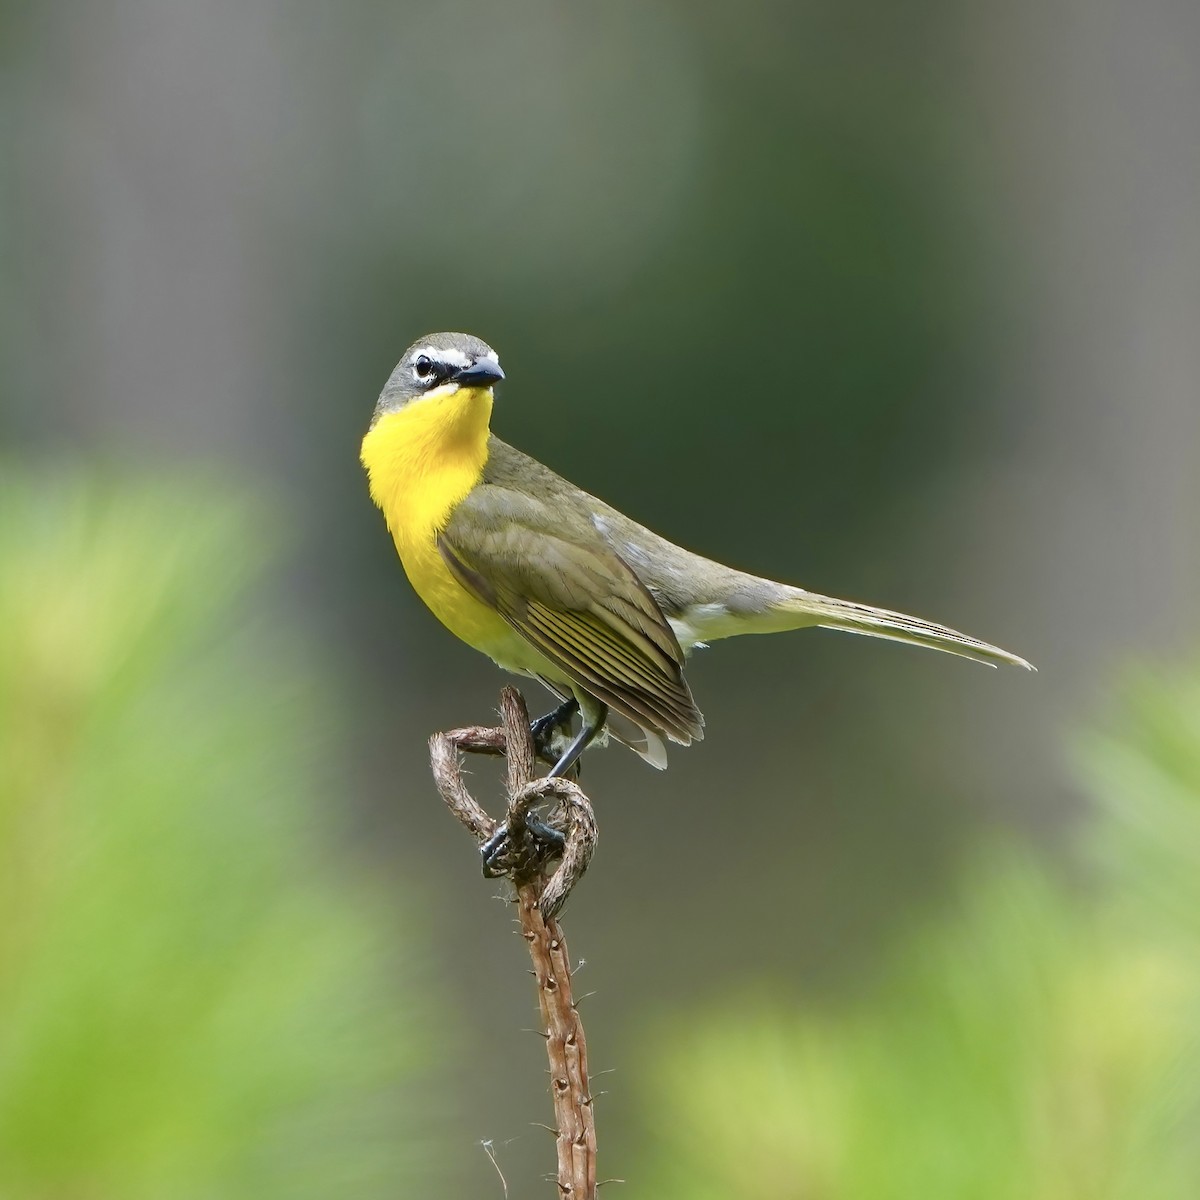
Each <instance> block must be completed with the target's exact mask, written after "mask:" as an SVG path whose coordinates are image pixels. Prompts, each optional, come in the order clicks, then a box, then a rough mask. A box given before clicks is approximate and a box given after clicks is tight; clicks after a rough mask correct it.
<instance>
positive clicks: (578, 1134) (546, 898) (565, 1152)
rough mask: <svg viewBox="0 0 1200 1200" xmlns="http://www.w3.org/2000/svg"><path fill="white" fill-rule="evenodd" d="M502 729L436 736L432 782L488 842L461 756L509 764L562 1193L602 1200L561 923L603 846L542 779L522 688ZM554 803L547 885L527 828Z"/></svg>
mask: <svg viewBox="0 0 1200 1200" xmlns="http://www.w3.org/2000/svg"><path fill="white" fill-rule="evenodd" d="M500 711H501V718H502V720H503V725H502V726H501V727H500V728H495V729H492V728H485V727H482V726H475V727H472V728H467V729H455V730H451V731H450V732H449V733H438V734H435V735H434V736H433V737H432V738H431V739H430V741H429V756H430V763H431V765H432V768H433V777H434V781H435V782H436V784H437V787H438V791H439V792H441V795H442V799H443V800H444V801H445V802H446V805H447V807H448V808H449V809H450V811H451V812H452V813H453V814H454V815H455V816H456V817H457V818H458V820H459V821H460V822H461V823H462V824H463V826H464V827H465V828H466V829H468V830H469V831H470V832H471V834H472V835H473V836H474V837H475V839H476V841H479V842H483V841H485V840H486V839H487V838H490V837H492V835H493V834H495V833H496V831H497V829H498V828H499V826H498V824H497V822H496V821H494V820H493V819H492V818H491V817H490V816H488V814H487V813H486V812H485V811H484V810H483V808H482V807H480V805H479V804H478V802H477V801H476V800H475V798H474V797H473V796H472V795H471V794H470V792H469V791H468V790H467V787H466V784H465V783H464V782H463V777H462V762H461V760H460V757H459V756H460V753H461V752H467V753H476V754H503V755H505V757H506V759H507V773H506V791H507V793H508V813H507V820H506V822H505V824H506V827H507V830H508V837H509V840H510V841H511V842H512V843H513V844H514V845H513V850H512V853H511V855H510V857H511V861H512V862H513V864H514V866H513V867H512V869H511V871H510V872H509V874H510V877H511V878H512V881H513V885H514V887H515V889H516V894H517V895H516V901H517V906H518V912H519V915H520V922H521V936H522V937H523V938H524V939H525V942H526V943H527V944H528V946H529V956H530V958H531V959H532V961H533V974H534V978H535V980H536V982H537V995H538V1007H539V1008H540V1010H541V1014H542V1027H543V1030H544V1032H545V1038H546V1054H547V1056H548V1058H549V1060H550V1091H551V1096H552V1098H553V1101H554V1116H555V1128H556V1132H557V1138H556V1146H557V1150H558V1174H557V1182H558V1193H559V1196H560V1197H561V1198H563V1200H595V1197H596V1123H595V1117H594V1113H593V1111H592V1095H591V1090H590V1087H589V1084H588V1071H587V1043H586V1041H585V1039H584V1034H583V1022H582V1021H581V1020H580V1017H579V1010H578V1009H577V1008H576V1007H575V1002H574V1000H573V999H572V996H571V960H570V957H569V955H568V953H567V943H566V938H565V937H564V936H563V932H562V929H561V928H560V927H559V924H558V921H557V919H556V915H555V914H557V913H558V912H559V911H560V910H561V908H562V906H563V903H564V902H565V901H566V898H567V895H568V894H569V892H570V890H571V888H572V887H573V886H574V884H575V883H576V882H577V881H578V879H579V877H580V876H581V875H582V874H583V872H584V871H585V870H586V869H587V865H588V861H589V860H590V858H591V855H592V850H593V848H594V847H595V843H596V822H595V818H594V816H593V813H592V806H591V803H590V802H589V801H588V798H587V797H586V796H585V795H584V794H583V792H582V791H581V790H580V789H579V787H578V786H577V785H576V784H574V783H572V782H571V781H569V780H565V779H537V778H535V775H534V770H535V765H536V761H537V760H536V755H535V751H534V745H533V738H532V736H531V734H530V731H529V713H528V710H527V709H526V707H525V701H524V700H523V699H522V697H521V694H520V692H518V691H517V690H516V688H511V687H509V688H505V689H504V691H503V692H502V693H501V695H500ZM551 799H552V800H555V801H556V802H557V803H556V807H555V809H554V811H553V814H552V816H551V824H553V825H554V826H555V828H557V829H559V830H560V831H561V832H562V833H563V834H564V836H565V839H566V846H565V849H564V850H563V851H562V861H561V863H560V864H559V866H558V868H557V870H556V871H555V872H554V874H553V875H551V876H550V877H549V879H547V877H546V873H545V868H546V862H545V861H544V858H543V856H542V853H541V852H540V850H539V847H538V843H537V842H536V839H535V838H534V837H533V835H532V834H531V833H530V832H529V830H528V828H527V826H526V819H527V817H528V816H529V813H530V811H531V810H532V809H533V808H534V806H536V805H537V804H539V803H541V802H542V801H546V800H551Z"/></svg>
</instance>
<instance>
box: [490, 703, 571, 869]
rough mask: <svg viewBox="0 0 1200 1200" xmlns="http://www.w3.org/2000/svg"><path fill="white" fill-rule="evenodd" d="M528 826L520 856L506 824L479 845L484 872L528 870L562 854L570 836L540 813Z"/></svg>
mask: <svg viewBox="0 0 1200 1200" xmlns="http://www.w3.org/2000/svg"><path fill="white" fill-rule="evenodd" d="M551 715H553V714H551ZM525 828H526V829H527V830H528V831H529V834H530V837H529V838H528V839H524V838H523V839H522V842H523V846H522V848H521V855H520V857H518V856H517V854H516V852H515V850H516V848H515V847H514V846H513V844H512V841H511V840H510V838H509V836H508V826H507V825H506V824H501V825H498V826H497V827H496V832H495V833H493V834H492V836H491V837H490V838H488V840H487V841H486V842H484V843H483V845H482V846H480V847H479V854H480V857H481V858H482V859H483V873H484V876H485V877H486V878H488V879H494V878H495V877H496V876H497V875H511V874H514V873H516V874H528V873H529V872H531V871H533V870H534V869H536V868H537V867H538V866H539V865H540V864H541V863H544V862H547V861H548V860H549V859H552V858H557V857H559V856H560V855H561V854H562V852H563V850H564V848H565V847H566V844H567V839H566V838H565V837H563V835H562V834H561V833H559V832H558V830H557V829H554V828H552V827H551V826H549V825H547V824H546V822H545V821H542V820H539V819H538V818H537V817H527V818H526V820H525Z"/></svg>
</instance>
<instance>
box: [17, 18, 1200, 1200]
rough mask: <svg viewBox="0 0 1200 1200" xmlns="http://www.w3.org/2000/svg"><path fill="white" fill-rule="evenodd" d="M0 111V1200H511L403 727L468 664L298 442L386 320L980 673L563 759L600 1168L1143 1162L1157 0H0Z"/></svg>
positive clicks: (1198, 113)
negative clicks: (890, 613) (949, 645)
mask: <svg viewBox="0 0 1200 1200" xmlns="http://www.w3.org/2000/svg"><path fill="white" fill-rule="evenodd" d="M0 139H2V144H3V162H4V170H3V173H2V175H0V263H2V264H3V270H2V271H0V339H2V342H0V432H2V435H3V442H4V447H3V455H4V456H3V459H2V460H0V616H2V618H3V619H2V621H0V648H2V653H0V897H3V901H4V903H3V913H4V916H3V918H2V919H0V1195H3V1196H4V1197H5V1198H6V1200H8V1198H10V1197H11V1198H13V1200H25V1198H26V1197H30V1198H32V1197H37V1198H41V1197H55V1198H56V1200H61V1198H62V1197H87V1198H88V1200H104V1198H107V1197H114V1198H116V1197H121V1198H122V1200H126V1198H131V1197H133V1198H136V1197H150V1196H154V1197H161V1196H165V1195H169V1196H172V1197H189V1196H196V1197H201V1196H205V1197H207V1196H214V1195H220V1196H240V1195H243V1194H244V1195H247V1196H249V1195H254V1196H256V1197H262V1196H276V1195H278V1196H289V1197H290V1196H298V1195H312V1196H314V1197H317V1196H321V1197H325V1196H346V1195H353V1196H364V1197H366V1196H381V1197H382V1196H397V1195H412V1196H436V1197H439V1198H445V1200H457V1198H459V1197H463V1198H465V1197H472V1198H474V1197H480V1196H497V1197H499V1196H501V1195H503V1194H504V1191H503V1187H502V1184H501V1180H500V1178H499V1176H498V1174H497V1172H496V1169H495V1167H494V1166H493V1164H492V1163H491V1162H490V1161H489V1157H488V1153H487V1152H486V1151H485V1147H484V1145H483V1144H484V1143H489V1144H490V1145H489V1148H490V1150H491V1152H492V1154H493V1155H494V1157H495V1159H496V1162H497V1163H498V1165H499V1167H500V1169H501V1170H502V1171H503V1174H504V1176H505V1178H506V1180H507V1184H508V1188H509V1189H510V1194H511V1195H513V1196H514V1197H515V1196H520V1195H528V1194H538V1190H539V1189H545V1191H546V1194H549V1193H550V1191H551V1188H550V1187H549V1185H545V1184H542V1183H541V1182H539V1180H540V1178H541V1176H542V1174H543V1173H544V1172H545V1171H546V1170H548V1169H549V1168H550V1167H551V1165H552V1162H553V1158H552V1145H551V1141H550V1139H549V1138H548V1137H547V1136H546V1135H545V1134H544V1133H543V1132H541V1131H540V1130H538V1129H536V1128H534V1127H533V1125H532V1123H533V1122H537V1121H545V1120H548V1119H549V1113H550V1107H549V1101H548V1098H547V1096H546V1095H545V1080H544V1072H543V1068H544V1062H543V1060H542V1058H541V1051H540V1049H539V1046H538V1043H537V1041H536V1040H535V1039H534V1038H531V1037H530V1036H529V1035H528V1034H527V1033H524V1032H522V1031H523V1030H525V1029H528V1028H530V1027H531V1026H532V1025H533V1024H534V1021H535V1009H534V1005H533V996H532V993H531V990H530V987H529V981H528V978H527V976H526V974H525V963H524V961H523V949H522V947H521V944H520V943H519V941H518V940H517V939H515V938H510V937H508V936H506V935H507V932H508V931H509V930H510V929H511V928H512V924H511V915H512V914H511V911H510V910H509V909H508V908H507V907H506V906H505V905H504V904H503V903H500V902H497V900H496V897H498V896H499V895H500V894H501V891H502V889H498V888H497V886H496V884H495V883H494V882H489V881H485V880H483V879H482V878H480V876H479V871H478V863H477V859H476V855H475V852H474V850H473V848H472V847H471V845H470V844H469V841H468V840H467V839H466V838H465V837H464V835H463V833H462V831H461V830H460V829H459V828H458V827H457V825H456V824H455V823H454V822H453V821H452V820H451V819H450V818H449V817H448V816H447V814H446V812H445V811H444V809H443V808H442V805H441V803H440V801H439V800H438V798H437V796H436V793H435V792H434V789H433V786H432V783H431V781H430V778H429V775H428V769H427V761H426V738H427V736H428V735H429V734H430V733H431V732H433V731H434V730H437V729H440V728H445V727H449V726H453V725H459V724H466V723H471V722H486V721H489V720H490V719H491V717H492V715H493V714H494V710H495V704H496V698H497V692H498V688H499V686H500V684H501V683H502V682H503V679H502V677H501V675H500V674H499V672H498V671H497V670H496V669H495V668H494V667H493V666H492V665H491V664H490V663H488V662H487V661H486V660H484V659H483V658H481V657H479V656H478V655H476V654H475V653H474V652H472V651H470V650H468V649H467V648H466V647H465V646H462V645H460V644H459V643H457V642H456V641H455V640H454V639H453V638H452V637H451V636H450V635H449V634H446V633H444V632H443V631H442V630H441V629H440V627H439V626H437V624H436V622H435V620H434V618H432V617H431V616H430V615H429V614H428V613H427V612H426V611H425V610H424V608H423V607H422V606H421V605H420V603H419V602H418V601H417V600H416V598H415V597H414V596H413V595H412V593H411V592H410V590H409V588H408V585H407V583H406V581H405V579H404V577H403V573H402V571H401V569H400V566H399V563H398V561H397V560H396V557H395V554H394V551H393V549H392V547H391V545H390V541H389V539H388V537H387V535H386V532H385V530H384V528H383V524H382V521H381V519H380V517H379V514H378V513H377V512H375V511H374V509H373V508H372V507H371V505H370V502H369V500H368V498H367V495H366V489H365V484H364V480H363V478H362V475H361V470H360V468H359V466H358V462H357V451H358V441H359V439H360V437H361V435H362V432H363V431H364V430H365V427H366V423H367V421H368V419H369V416H370V412H371V408H372V406H373V404H374V401H375V397H376V395H377V394H378V391H379V389H380V387H381V386H382V384H383V382H384V380H385V379H386V378H387V376H388V374H389V372H390V371H391V369H392V367H393V365H394V363H395V361H396V360H397V359H398V358H399V356H400V354H401V352H402V351H403V350H404V348H405V347H406V346H407V345H408V344H409V343H410V342H411V341H413V340H414V339H415V338H416V337H418V336H420V335H421V334H423V333H426V332H429V331H432V330H436V329H443V328H451V329H463V330H468V331H471V332H473V333H476V334H478V335H479V336H481V337H483V338H485V339H486V340H488V341H489V342H490V343H492V344H493V345H494V346H495V347H497V349H498V350H499V353H500V356H501V361H502V362H503V364H504V367H505V370H506V371H507V375H508V379H507V381H506V382H505V384H503V385H502V387H501V389H500V391H499V394H498V399H497V406H496V413H495V420H494V428H495V429H496V431H497V432H498V433H499V434H500V436H502V437H504V438H505V439H506V440H509V441H511V442H513V443H515V444H516V445H518V446H520V447H521V448H523V449H524V450H526V451H528V452H530V453H532V454H534V455H535V456H537V457H538V458H540V459H542V460H543V461H545V462H546V463H548V464H549V465H551V466H552V467H554V468H555V469H557V470H558V471H560V472H562V473H563V474H565V475H567V476H568V477H569V478H571V479H572V480H574V481H576V482H577V483H579V484H580V485H582V486H584V487H586V488H587V489H589V490H590V491H593V492H595V493H596V494H598V495H600V496H601V497H603V498H604V499H606V500H608V501H609V502H611V503H613V504H615V505H617V506H618V507H620V508H622V509H623V510H625V511H627V512H629V513H630V514H631V515H634V516H636V517H637V518H639V519H640V520H642V521H644V522H645V523H647V524H649V525H650V526H651V527H653V528H655V529H658V530H659V531H661V532H662V533H664V534H666V535H667V536H669V537H671V538H672V539H673V540H676V541H679V542H681V543H682V544H684V545H686V546H688V547H690V548H692V549H695V550H698V551H701V552H704V553H706V554H709V555H711V556H712V557H715V558H719V559H722V560H724V561H727V562H730V563H732V564H734V565H737V566H739V567H743V568H747V569H750V570H753V571H756V572H758V573H762V574H771V575H774V576H776V577H778V578H782V579H786V580H788V581H792V582H796V583H801V584H804V585H806V586H809V587H812V588H814V589H816V590H820V591H824V592H829V593H833V594H836V595H841V596H846V597H850V598H855V599H863V600H868V601H873V602H876V603H880V604H884V605H887V606H889V607H894V608H899V609H903V610H907V611H911V612H915V613H919V614H921V615H924V616H928V617H931V618H934V619H938V620H942V621H946V622H948V623H950V624H952V625H955V626H957V627H958V628H961V629H964V630H966V631H968V632H970V633H972V634H976V635H978V636H980V637H983V638H986V639H988V640H990V641H994V642H996V643H999V644H1000V645H1003V646H1005V647H1008V648H1010V649H1012V650H1014V651H1016V652H1018V653H1020V654H1022V655H1025V656H1026V657H1028V658H1030V659H1031V660H1033V661H1034V662H1035V663H1036V664H1037V665H1038V667H1039V668H1040V673H1039V674H1038V675H1036V676H1027V675H1025V674H1024V673H1022V672H1017V671H996V672H992V671H988V670H985V669H983V668H980V667H977V666H972V665H970V664H967V663H963V662H959V661H955V660H953V659H950V658H947V657H945V656H939V655H934V654H929V653H925V652H916V651H913V650H910V649H908V648H904V647H896V646H890V645H887V644H883V643H879V642H874V641H868V640H865V639H853V638H848V637H843V636H839V635H835V634H829V633H805V634H802V635H799V634H798V635H795V636H792V637H789V638H780V639H774V640H771V641H766V640H763V639H743V640H739V641H736V642H727V643H721V644H719V645H717V646H715V647H714V648H713V649H711V650H709V651H706V652H703V653H702V654H701V655H700V656H699V657H698V658H697V659H696V660H695V661H694V662H693V665H692V668H691V671H690V678H691V681H692V686H693V689H694V692H695V695H696V698H697V700H698V702H699V704H700V706H701V707H702V708H703V710H704V712H705V715H706V717H707V720H708V736H707V738H706V740H705V741H704V742H703V743H702V744H700V745H698V746H696V747H694V748H692V749H690V750H688V751H686V752H684V751H676V752H675V753H674V755H673V757H672V764H671V769H670V770H669V771H668V772H667V773H666V774H665V775H659V774H657V773H655V772H653V771H651V770H649V769H648V768H647V767H645V765H644V764H642V763H641V762H640V761H639V760H638V759H636V758H635V757H633V756H632V755H629V754H627V753H625V752H623V751H620V750H619V749H613V750H609V751H606V752H604V753H597V754H595V755H593V756H591V757H589V759H588V762H587V785H588V791H589V793H590V794H591V796H592V798H593V800H594V801H595V803H596V807H597V811H598V813H599V817H600V824H601V841H600V848H599V851H598V855H597V858H596V860H595V862H594V865H593V868H592V871H591V872H590V873H589V875H588V877H587V878H586V880H585V881H584V883H583V885H582V886H581V888H580V889H579V891H578V892H577V893H576V894H575V896H574V897H573V898H572V902H571V905H570V908H569V911H568V914H567V920H566V928H567V930H568V933H569V935H570V938H571V946H572V949H573V952H574V953H575V954H576V955H578V956H582V957H583V958H585V959H586V960H587V961H586V966H585V968H584V970H583V973H582V975H581V976H580V979H579V983H578V987H579V990H581V991H586V992H591V991H594V992H595V995H594V996H593V997H592V998H591V999H590V1000H589V1001H588V1002H587V1004H588V1007H587V1012H586V1016H587V1027H588V1033H589V1039H590V1050H591V1061H592V1065H593V1068H594V1069H597V1070H604V1071H610V1072H611V1073H610V1074H605V1075H602V1076H599V1078H598V1083H597V1086H598V1087H599V1088H601V1089H602V1090H603V1092H604V1095H603V1096H602V1098H601V1099H600V1100H599V1102H598V1109H597V1114H598V1124H599V1132H600V1146H601V1154H602V1171H601V1173H602V1174H603V1175H613V1176H619V1177H622V1178H625V1179H627V1180H628V1181H629V1183H628V1185H627V1187H626V1188H625V1189H623V1190H624V1191H627V1192H628V1193H629V1194H630V1195H632V1196H635V1197H642V1196H647V1197H648V1196H656V1197H671V1198H674V1197H681V1198H682V1197H687V1198H688V1200H693V1198H696V1197H702V1198H703V1197H709V1196H711V1197H713V1198H716V1197H734V1198H735V1200H741V1198H746V1200H759V1198H762V1200H766V1198H767V1197H772V1198H774V1197H787V1198H796V1200H816V1198H821V1200H823V1198H826V1197H829V1198H834V1200H842V1198H851V1197H853V1198H859V1197H863V1198H878V1197H893V1196H894V1197H897V1200H899V1198H901V1197H912V1196H916V1195H921V1196H924V1197H942V1196H945V1197H947V1198H949V1197H961V1196H964V1195H971V1196H980V1197H989V1198H990V1197H995V1198H996V1200H1001V1198H1005V1200H1007V1198H1009V1197H1012V1198H1014V1200H1015V1198H1017V1197H1020V1198H1021V1200H1027V1198H1028V1197H1037V1198H1045V1200H1056V1198H1058V1197H1064V1198H1065V1197H1072V1198H1075V1200H1078V1198H1091V1197H1114V1198H1115V1197H1134V1196H1136V1197H1139V1200H1144V1198H1146V1197H1151V1198H1157V1197H1162V1198H1163V1200H1167V1198H1174V1197H1185V1196H1194V1195H1195V1194H1197V1191H1198V1190H1200V1097H1198V1096H1197V1088H1198V1085H1197V1081H1198V1080H1200V1070H1198V1069H1197V1068H1198V1067H1200V1053H1198V1051H1197V1046H1198V1045H1200V980H1198V978H1197V974H1198V972H1200V967H1198V966H1197V964H1198V963H1200V955H1197V953H1196V951H1197V944H1196V939H1197V937H1198V936H1200V926H1198V924H1197V918H1196V913H1197V912H1200V895H1198V894H1197V886H1198V885H1197V879H1198V878H1200V682H1197V679H1198V674H1197V665H1198V661H1200V660H1197V659H1196V657H1195V649H1196V647H1195V626H1196V618H1197V613H1198V611H1200V485H1198V484H1197V478H1198V477H1200V403H1198V397H1197V390H1198V389H1197V380H1198V379H1200V339H1198V338H1197V336H1196V331H1197V329H1198V328H1200V218H1198V213H1197V204H1198V200H1200V8H1198V7H1197V6H1196V5H1194V4H1190V3H1185V2H1183V0H1148V2H1146V3H1142V4H1139V5H1136V6H1135V5H1124V6H1121V5H1097V4H1090V3H1086V2H1085V0H1062V2H1060V3H1056V4H1051V5H1046V4H1042V3H1034V2H1033V0H1016V2H1015V3H1012V4H1008V5H1003V6H996V5H986V4H979V3H954V2H937V0H929V2H925V0H918V2H917V3H912V4H906V5H903V6H898V5H895V4H890V3H886V2H884V0H850V2H849V3H846V2H841V3H829V2H813V3H802V4H791V3H784V2H783V0H754V2H752V3H748V4H738V5H733V4H726V5H712V4H709V5H695V4H685V3H683V2H682V0H655V2H653V3H633V2H631V0H617V2H615V3H608V4H605V5H603V6H597V5H581V4H571V3H565V2H563V0H512V2H510V3H507V4H504V5H495V4H491V3H486V2H484V0H452V2H450V3H440V4H411V3H400V4H396V3H380V2H378V0H347V2H344V3H342V4H339V5H337V6H332V7H329V6H325V7H322V6H314V5H302V4H295V3H283V2H282V0H253V2H251V3H246V2H244V0H238V2H234V0H203V2H199V3H198V2H195V0H190V2H185V0H113V2H112V3H108V4H104V5H81V4H75V5H72V4H67V3H43V4H38V5H29V4H18V3H13V2H11V0H8V2H4V0H0ZM530 701H531V706H537V705H540V704H541V703H542V699H541V697H540V696H535V695H532V694H531V695H530ZM476 775H477V779H476V783H477V786H478V788H479V790H480V792H481V794H485V795H486V794H487V792H486V789H487V788H488V787H489V786H491V785H493V784H494V783H495V778H494V775H493V774H492V773H491V772H490V771H489V770H488V769H487V768H485V767H482V766H481V767H478V768H477V769H476ZM731 813H734V814H736V819H734V818H733V817H732V816H731Z"/></svg>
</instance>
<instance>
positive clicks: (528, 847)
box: [479, 817, 567, 879]
mask: <svg viewBox="0 0 1200 1200" xmlns="http://www.w3.org/2000/svg"><path fill="white" fill-rule="evenodd" d="M525 830H526V833H525V835H524V836H522V837H521V838H519V839H514V838H513V837H511V836H510V834H509V829H508V824H507V823H502V824H500V825H498V826H496V832H495V833H493V834H492V836H491V837H490V838H488V839H487V841H486V842H484V843H483V844H482V845H481V846H480V847H479V856H480V858H481V859H482V860H483V874H484V876H485V877H486V878H488V879H494V878H496V876H498V875H527V874H532V873H533V872H534V871H536V870H537V869H538V868H539V867H541V866H542V865H543V864H545V863H547V862H549V861H550V860H551V859H554V858H559V857H561V856H562V852H563V850H564V849H565V848H566V844H567V839H566V838H565V837H564V836H563V835H562V834H561V833H560V832H559V831H558V830H557V829H555V828H554V827H553V826H552V825H547V824H546V822H545V821H542V820H540V819H539V818H537V817H528V818H526V821H525Z"/></svg>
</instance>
